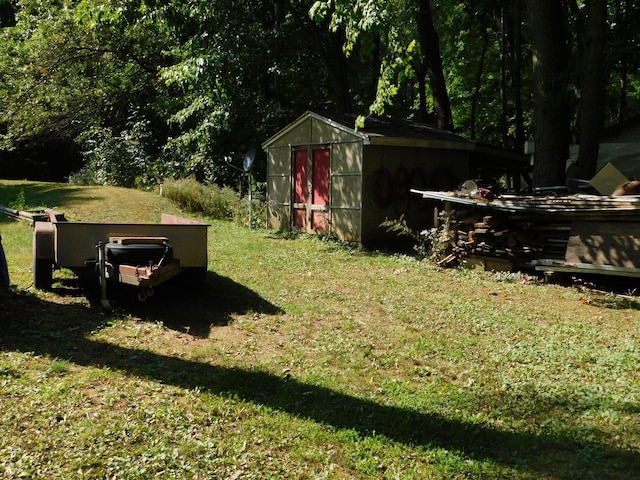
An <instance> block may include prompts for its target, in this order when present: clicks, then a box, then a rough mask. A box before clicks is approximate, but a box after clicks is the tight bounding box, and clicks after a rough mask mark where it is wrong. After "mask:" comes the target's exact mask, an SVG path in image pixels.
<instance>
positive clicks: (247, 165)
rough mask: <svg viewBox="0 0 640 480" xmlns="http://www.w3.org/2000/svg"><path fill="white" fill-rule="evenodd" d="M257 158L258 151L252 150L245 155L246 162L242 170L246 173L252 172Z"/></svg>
mask: <svg viewBox="0 0 640 480" xmlns="http://www.w3.org/2000/svg"><path fill="white" fill-rule="evenodd" d="M255 158H256V151H255V150H254V149H253V148H252V149H251V150H249V151H248V152H247V153H245V154H244V160H243V161H242V168H244V171H245V172H248V171H249V170H251V167H253V161H254V160H255Z"/></svg>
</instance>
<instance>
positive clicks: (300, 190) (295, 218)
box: [291, 150, 308, 230]
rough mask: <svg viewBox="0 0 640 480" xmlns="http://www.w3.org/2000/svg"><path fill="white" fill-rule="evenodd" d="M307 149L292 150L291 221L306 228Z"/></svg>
mask: <svg viewBox="0 0 640 480" xmlns="http://www.w3.org/2000/svg"><path fill="white" fill-rule="evenodd" d="M307 182H308V178H307V151H306V150H295V151H294V152H293V212H292V219H291V221H292V223H293V226H294V227H296V228H301V229H303V230H306V229H307V197H308V186H307Z"/></svg>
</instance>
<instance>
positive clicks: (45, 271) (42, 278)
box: [33, 258, 53, 290]
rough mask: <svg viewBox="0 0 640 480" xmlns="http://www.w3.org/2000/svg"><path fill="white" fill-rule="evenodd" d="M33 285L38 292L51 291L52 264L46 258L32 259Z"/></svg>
mask: <svg viewBox="0 0 640 480" xmlns="http://www.w3.org/2000/svg"><path fill="white" fill-rule="evenodd" d="M33 284H34V286H35V287H36V288H38V289H40V290H51V285H53V262H52V261H51V260H49V259H47V258H34V260H33Z"/></svg>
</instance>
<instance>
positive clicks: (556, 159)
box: [526, 0, 571, 186]
mask: <svg viewBox="0 0 640 480" xmlns="http://www.w3.org/2000/svg"><path fill="white" fill-rule="evenodd" d="M526 4H527V11H528V15H529V22H530V27H531V49H532V57H533V72H534V81H535V85H534V89H533V97H534V131H533V138H534V141H535V145H536V147H535V163H534V169H533V181H534V185H535V186H549V185H564V183H565V178H564V177H565V175H564V172H565V165H566V161H567V159H568V158H569V143H570V125H569V123H570V114H571V112H570V101H569V100H570V97H569V52H568V29H567V13H566V8H565V2H564V0H526Z"/></svg>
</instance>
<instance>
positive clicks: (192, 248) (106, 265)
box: [33, 214, 210, 308]
mask: <svg viewBox="0 0 640 480" xmlns="http://www.w3.org/2000/svg"><path fill="white" fill-rule="evenodd" d="M50 220H51V221H49V222H35V226H34V227H35V228H34V236H33V280H34V286H35V287H36V288H40V289H45V290H46V289H50V288H51V286H52V282H53V270H54V269H59V268H67V269H70V270H72V271H74V272H76V273H81V272H88V273H90V274H91V273H93V272H95V274H96V276H97V277H98V279H99V282H100V286H101V297H102V303H103V305H104V306H105V308H110V305H109V302H108V300H107V294H106V286H107V282H108V281H110V282H117V283H124V284H127V285H132V286H137V287H139V293H138V298H139V299H140V300H142V301H144V300H146V299H147V298H148V297H149V296H151V295H152V294H153V287H155V286H157V285H160V284H161V283H164V282H166V281H167V280H169V279H171V278H173V277H175V276H177V275H178V274H180V273H182V272H184V271H186V270H191V271H193V272H197V273H198V274H197V275H193V277H195V278H197V277H200V278H201V279H204V276H205V274H206V271H207V262H208V257H207V233H208V227H209V226H210V225H209V224H206V223H201V222H197V221H194V220H190V219H187V218H182V217H178V216H175V215H168V214H162V218H161V221H160V223H157V224H143V223H90V222H67V221H59V220H58V219H57V218H56V217H55V216H54V215H53V214H51V215H50ZM109 242H118V243H122V244H126V243H128V242H129V243H138V244H139V243H158V244H169V245H171V247H172V250H173V255H172V257H171V258H170V259H167V260H166V261H164V257H163V258H162V259H161V260H160V261H159V262H157V263H154V262H149V264H145V265H127V264H120V265H114V264H112V263H110V262H109V261H108V259H107V257H106V254H105V245H106V244H107V243H109Z"/></svg>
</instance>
